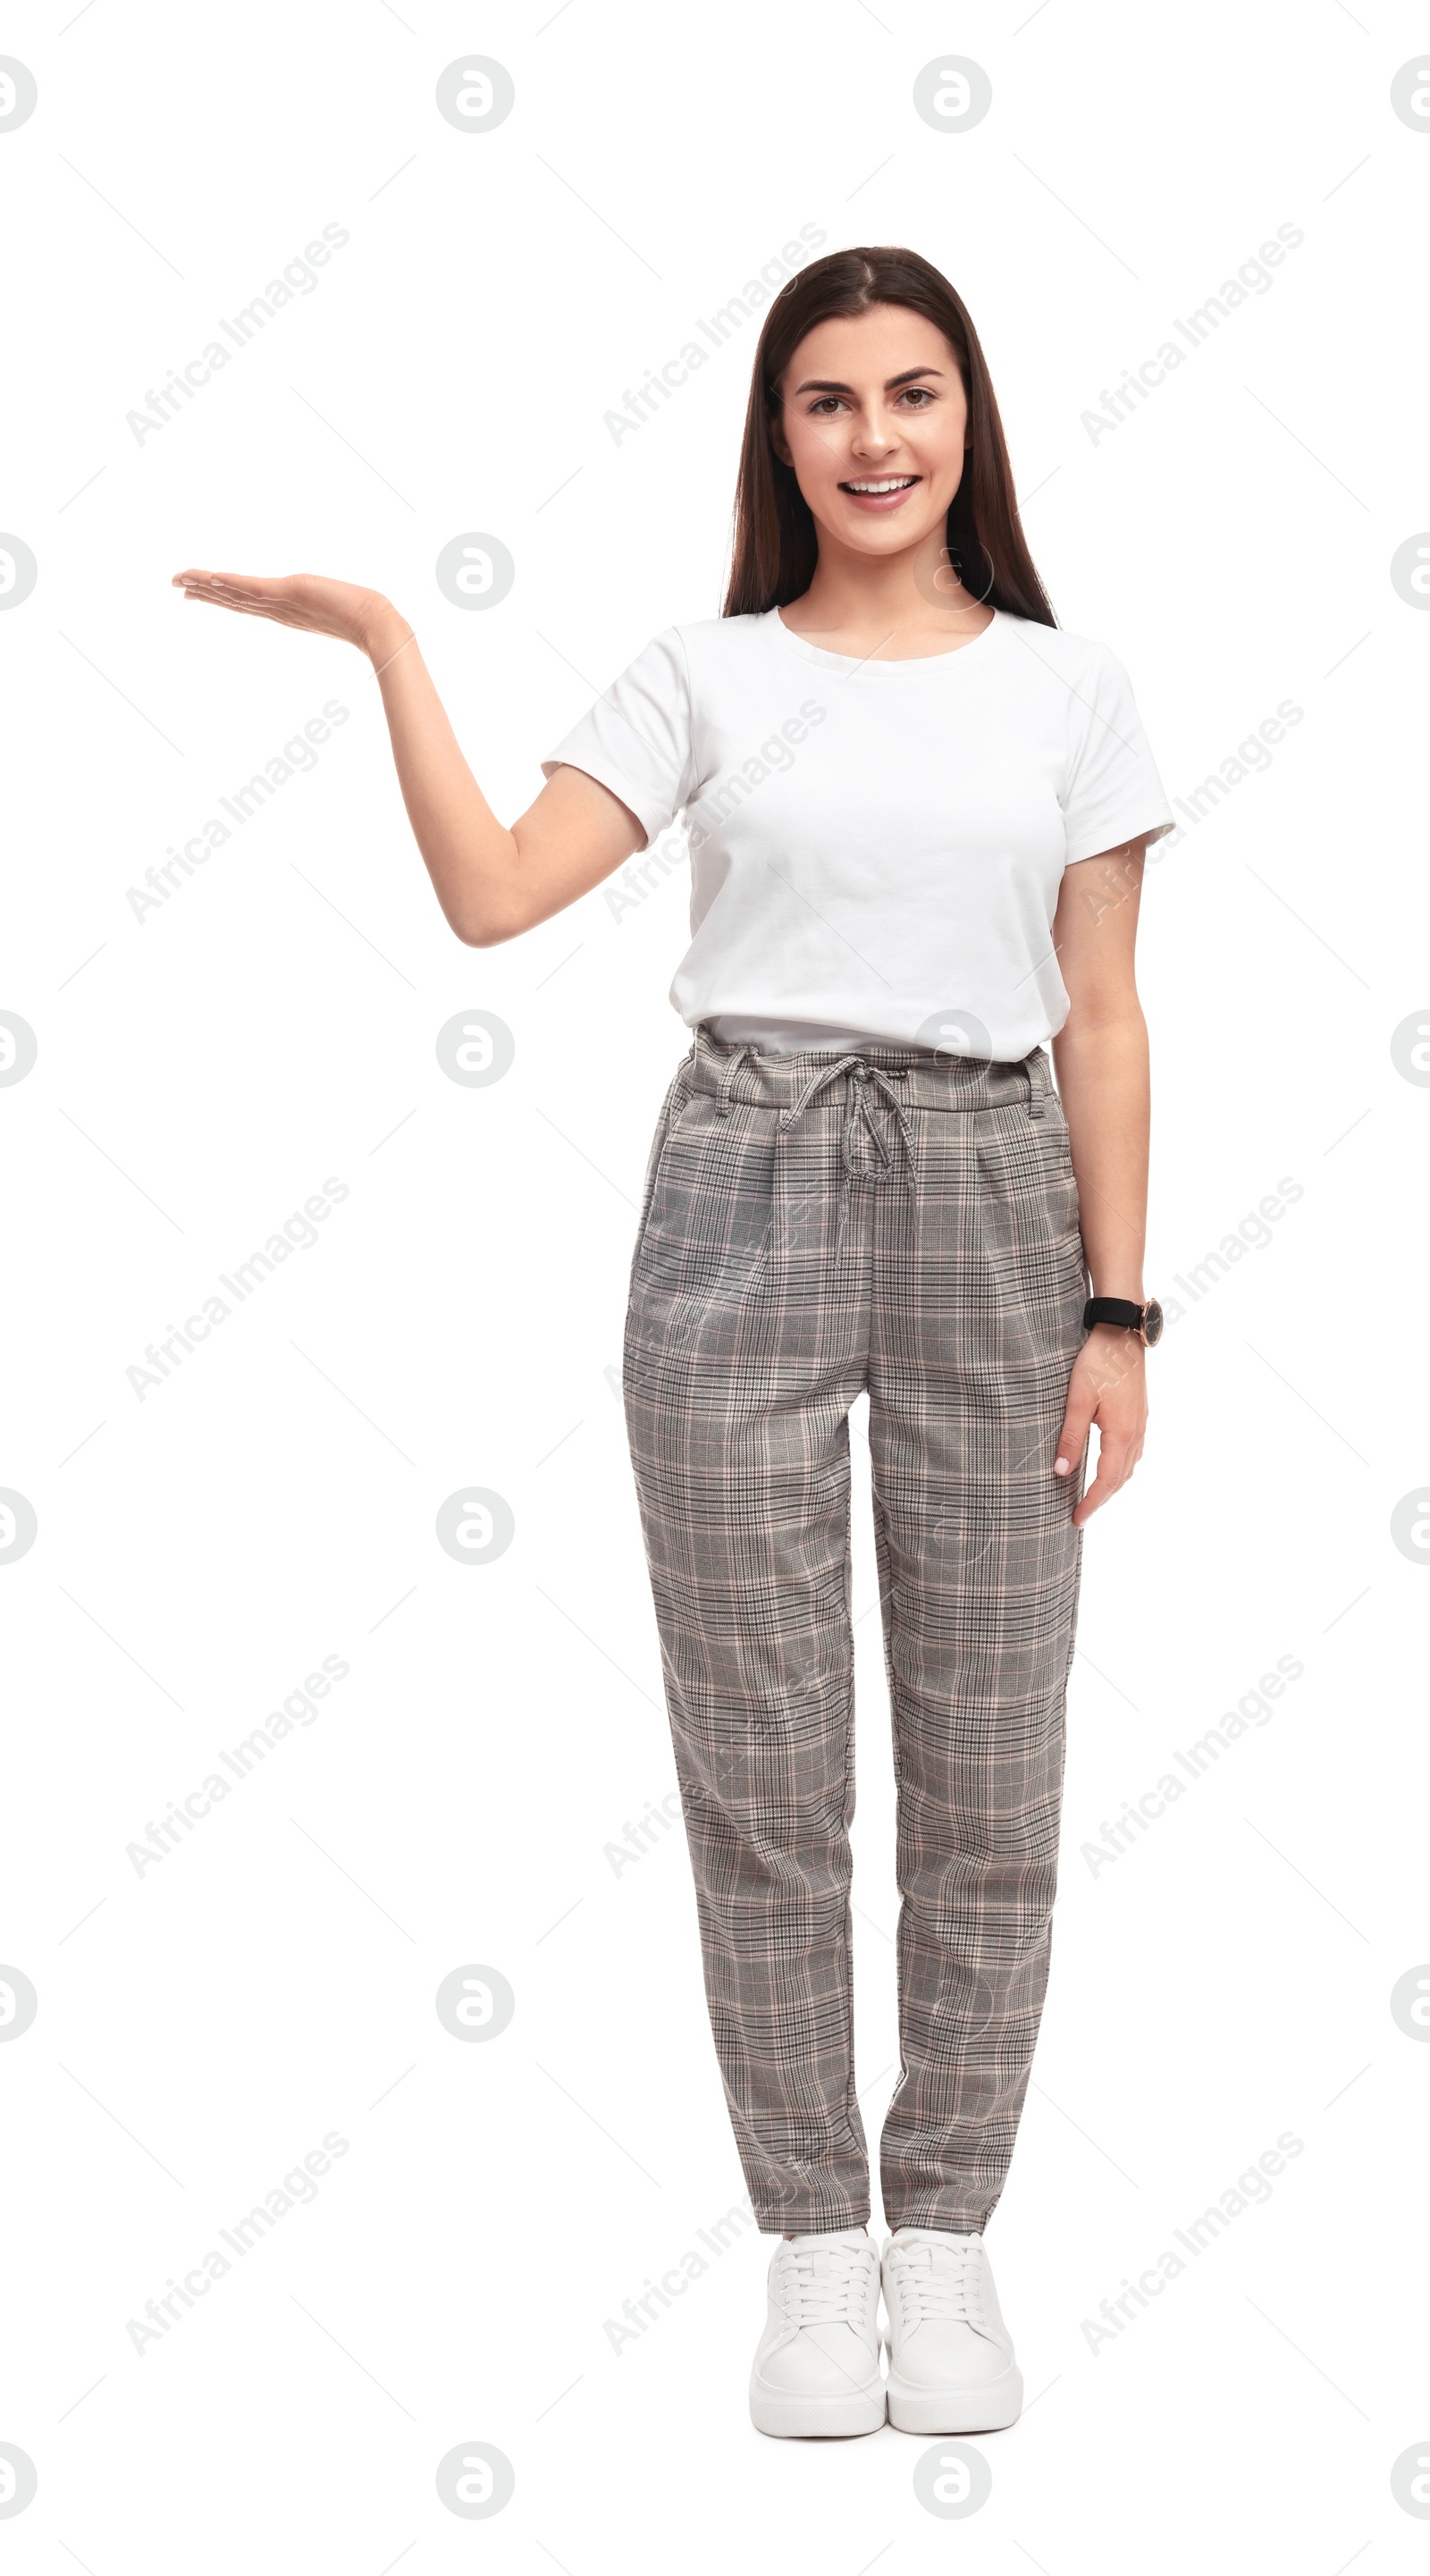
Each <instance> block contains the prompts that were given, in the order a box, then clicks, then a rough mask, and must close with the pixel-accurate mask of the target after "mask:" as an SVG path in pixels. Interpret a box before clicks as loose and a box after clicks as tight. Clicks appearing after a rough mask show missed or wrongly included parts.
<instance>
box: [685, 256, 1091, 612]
mask: <svg viewBox="0 0 1430 2576" xmlns="http://www.w3.org/2000/svg"><path fill="white" fill-rule="evenodd" d="M874 304H902V305H906V306H907V307H908V309H909V311H910V312H911V313H921V314H923V315H924V317H925V319H926V320H927V321H930V322H932V323H933V324H934V325H935V327H936V328H937V329H938V330H940V331H941V332H942V333H943V335H944V338H945V339H946V340H947V341H948V343H949V345H950V347H951V348H952V350H953V352H954V355H955V357H956V358H957V360H958V368H959V373H960V375H961V376H962V378H963V387H964V392H965V394H966V395H967V398H968V436H969V438H970V440H971V442H972V446H971V453H970V454H969V455H968V456H967V457H966V459H965V462H964V468H963V475H962V479H961V481H960V483H959V487H958V490H957V492H956V493H955V494H954V497H953V501H952V503H951V505H950V508H949V513H948V528H947V535H946V539H945V542H946V544H947V546H948V548H949V552H950V554H951V556H952V559H953V562H954V564H955V565H956V566H957V567H958V568H959V569H960V572H961V576H962V580H963V583H964V586H965V588H966V589H968V590H969V591H971V592H972V594H973V597H974V598H975V599H985V600H987V601H988V602H989V604H990V605H991V606H992V607H994V608H1002V609H1007V610H1008V611H1010V612H1011V614H1012V615H1013V616H1014V617H1027V618H1031V619H1032V620H1033V622H1034V623H1035V624H1036V625H1039V626H1056V624H1057V622H1058V621H1057V619H1056V618H1055V616H1054V615H1053V611H1052V607H1051V604H1050V602H1049V599H1048V595H1047V592H1046V591H1045V590H1044V588H1043V585H1042V583H1041V581H1040V580H1039V578H1038V574H1037V571H1036V569H1035V567H1034V563H1033V558H1032V556H1031V555H1030V554H1029V552H1028V548H1027V544H1026V541H1025V539H1024V536H1023V530H1022V524H1021V522H1020V520H1019V517H1018V501H1017V495H1016V493H1015V491H1014V487H1013V468H1012V466H1011V464H1010V463H1009V460H1008V448H1007V442H1006V441H1005V439H1004V436H1003V423H1002V421H1001V420H1000V419H999V416H998V403H997V399H996V397H995V395H994V391H993V381H992V378H991V377H990V375H989V373H988V362H987V360H986V358H985V357H984V355H983V351H982V349H981V348H980V346H979V341H978V334H977V332H976V331H975V330H974V327H973V324H972V322H971V320H970V319H969V316H968V313H967V311H966V309H965V307H964V304H963V301H962V298H961V297H960V296H958V295H956V294H955V293H954V290H953V288H952V287H951V286H950V285H949V282H948V279H947V278H946V277H944V276H943V275H942V274H941V273H940V271H939V270H938V269H936V268H935V267H933V265H932V264H931V262H930V261H928V260H926V259H921V258H920V257H919V254H918V252H917V251H913V250H890V249H876V250H835V251H831V252H830V253H829V255H828V257H827V258H825V259H817V260H814V261H812V262H811V264H810V266H809V267H808V268H803V269H801V270H800V271H799V273H798V275H797V276H795V277H791V278H789V279H787V281H786V283H785V284H784V285H783V286H782V287H781V288H780V291H779V293H778V295H777V296H776V297H775V300H774V302H773V304H772V305H771V306H770V309H769V312H768V313H767V314H766V316H765V323H764V328H763V330H762V331H761V333H760V340H759V346H758V348H757V349H756V351H755V365H754V375H753V379H752V382H751V385H750V401H749V407H748V409H747V411H746V414H745V435H744V439H743V442H742V445H741V449H740V474H739V480H738V482H737V484H736V487H735V537H734V550H733V556H732V561H731V566H730V581H729V587H728V589H727V590H726V593H725V605H724V608H723V610H722V611H721V614H722V615H723V616H725V617H743V616H747V615H749V614H750V613H751V612H752V611H753V612H754V613H756V614H763V612H764V611H765V610H767V609H771V608H783V607H784V606H785V605H786V604H787V602H788V601H790V600H792V599H799V598H801V597H802V596H803V594H804V592H805V591H807V590H808V588H809V585H810V582H811V580H812V579H813V576H814V567H815V562H816V560H817V557H818V553H819V541H818V533H817V531H816V528H815V524H814V517H813V514H812V512H811V510H810V507H809V503H808V502H807V501H806V499H805V497H804V495H803V493H802V492H801V490H800V488H799V485H798V483H797V482H796V480H795V475H794V468H793V467H792V466H789V465H785V464H782V463H781V461H780V459H779V457H778V456H776V454H775V451H774V447H773V444H772V442H771V439H770V424H771V422H772V421H774V420H777V419H778V418H779V413H780V405H781V395H780V384H781V380H782V378H783V376H784V372H785V369H786V367H787V366H788V365H789V362H790V360H791V358H792V357H793V355H794V353H795V350H796V349H797V348H798V346H799V344H800V341H801V340H802V339H803V338H804V336H805V333H806V332H807V331H812V330H813V329H814V327H815V325H816V323H819V322H828V321H831V320H833V319H836V318H838V319H840V320H842V319H844V318H845V317H846V316H849V315H852V314H858V313H867V312H868V310H869V308H870V306H871V305H874Z"/></svg>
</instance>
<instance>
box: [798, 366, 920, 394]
mask: <svg viewBox="0 0 1430 2576" xmlns="http://www.w3.org/2000/svg"><path fill="white" fill-rule="evenodd" d="M942 374H943V369H942V367H905V369H904V372H903V374H902V375H901V376H890V377H889V378H888V379H887V380H886V382H885V385H884V391H885V393H886V394H891V393H894V392H895V391H896V390H897V388H898V387H899V386H900V385H910V384H912V383H913V381H914V378H915V377H916V376H939V377H941V376H942ZM853 391H854V388H853V386H852V385H844V384H841V383H840V382H839V381H838V379H837V377H834V376H809V377H807V378H806V379H805V382H804V383H803V384H802V385H796V386H795V392H796V393H797V394H852V392H853Z"/></svg>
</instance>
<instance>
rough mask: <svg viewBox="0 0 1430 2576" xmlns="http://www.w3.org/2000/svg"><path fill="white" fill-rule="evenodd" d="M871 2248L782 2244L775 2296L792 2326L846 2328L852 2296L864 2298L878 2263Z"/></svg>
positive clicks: (776, 2273) (776, 2272)
mask: <svg viewBox="0 0 1430 2576" xmlns="http://www.w3.org/2000/svg"><path fill="white" fill-rule="evenodd" d="M878 2259H879V2258H878V2256H877V2254H876V2253H875V2250H874V2247H873V2246H872V2245H836V2244H831V2245H828V2246H822V2245H785V2246H782V2247H781V2249H780V2257H779V2262H778V2264H777V2266H776V2271H775V2294H776V2296H777V2298H778V2300H779V2303H780V2306H781V2307H782V2308H783V2310H784V2314H785V2318H786V2321H787V2323H788V2324H790V2325H792V2326H825V2325H846V2324H847V2323H848V2322H849V2315H850V2308H851V2305H852V2303H853V2298H854V2294H855V2292H856V2289H857V2292H858V2295H859V2297H860V2298H861V2300H862V2299H863V2298H864V2297H866V2296H867V2294H868V2288H869V2274H870V2271H871V2270H872V2269H873V2267H874V2266H875V2265H876V2264H877V2262H878Z"/></svg>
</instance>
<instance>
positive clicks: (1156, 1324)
mask: <svg viewBox="0 0 1430 2576" xmlns="http://www.w3.org/2000/svg"><path fill="white" fill-rule="evenodd" d="M1164 1320H1165V1318H1164V1316H1163V1313H1162V1309H1161V1307H1160V1306H1159V1305H1158V1303H1157V1300H1156V1298H1155V1297H1149V1298H1148V1300H1147V1303H1146V1305H1145V1307H1144V1308H1143V1310H1142V1339H1143V1341H1144V1342H1145V1343H1146V1345H1147V1348H1148V1350H1149V1351H1150V1349H1151V1348H1152V1345H1153V1343H1154V1342H1160V1340H1161V1338H1162V1325H1163V1322H1164Z"/></svg>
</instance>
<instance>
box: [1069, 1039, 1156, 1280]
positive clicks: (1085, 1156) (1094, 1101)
mask: <svg viewBox="0 0 1430 2576" xmlns="http://www.w3.org/2000/svg"><path fill="white" fill-rule="evenodd" d="M1053 1061H1054V1064H1055V1065H1056V1067H1057V1075H1058V1089H1059V1091H1060V1092H1061V1094H1062V1102H1063V1108H1064V1111H1065V1113H1066V1116H1067V1122H1068V1136H1069V1140H1070V1142H1071V1145H1072V1158H1073V1169H1074V1171H1075V1172H1076V1174H1077V1185H1078V1198H1079V1202H1080V1205H1081V1209H1082V1234H1083V1243H1084V1246H1085V1248H1086V1252H1087V1266H1088V1270H1089V1273H1090V1275H1091V1279H1092V1286H1093V1293H1094V1295H1095V1296H1099V1297H1129V1298H1132V1299H1134V1300H1137V1301H1139V1302H1140V1301H1141V1299H1142V1298H1143V1296H1144V1294H1145V1290H1144V1287H1143V1280H1142V1256H1143V1246H1144V1243H1145V1239H1146V1232H1147V1156H1148V1140H1149V1133H1150V1126H1151V1081H1150V1073H1149V1067H1148V1057H1147V1024H1146V1022H1145V1020H1144V1019H1143V1017H1142V1013H1141V1011H1140V1010H1138V1009H1136V1008H1135V1006H1134V1008H1133V1009H1131V1010H1129V1011H1127V1012H1125V1013H1123V1014H1121V1015H1119V1016H1118V1017H1117V1018H1116V1019H1112V1020H1104V1021H1101V1022H1084V1023H1079V1021H1078V1019H1077V1016H1076V1014H1074V1016H1073V1017H1072V1018H1071V1019H1070V1020H1069V1021H1068V1024H1067V1026H1066V1027H1065V1028H1064V1029H1063V1031H1062V1033H1061V1034H1060V1035H1059V1036H1058V1037H1056V1038H1054V1040H1053Z"/></svg>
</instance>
